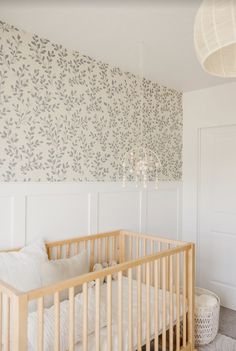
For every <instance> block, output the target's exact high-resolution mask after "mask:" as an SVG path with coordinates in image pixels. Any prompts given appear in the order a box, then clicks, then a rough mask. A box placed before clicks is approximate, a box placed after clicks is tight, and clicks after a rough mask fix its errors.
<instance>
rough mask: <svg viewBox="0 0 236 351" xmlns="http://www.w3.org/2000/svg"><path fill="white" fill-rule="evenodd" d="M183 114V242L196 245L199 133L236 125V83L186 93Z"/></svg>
mask: <svg viewBox="0 0 236 351" xmlns="http://www.w3.org/2000/svg"><path fill="white" fill-rule="evenodd" d="M183 110H184V120H183V125H184V131H183V239H185V240H189V241H194V242H197V241H198V240H197V239H198V228H199V218H198V180H199V177H198V175H199V172H200V169H199V166H198V165H199V148H200V131H201V130H202V129H203V128H208V127H216V126H218V127H219V126H225V125H231V124H232V125H233V124H236V83H231V84H226V85H221V86H218V87H214V88H209V89H204V90H198V91H193V92H189V93H185V94H184V97H183Z"/></svg>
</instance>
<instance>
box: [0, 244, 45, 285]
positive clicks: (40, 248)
mask: <svg viewBox="0 0 236 351" xmlns="http://www.w3.org/2000/svg"><path fill="white" fill-rule="evenodd" d="M47 261H48V255H47V251H46V247H45V244H44V242H43V241H42V240H37V241H36V242H34V243H32V244H30V245H28V246H26V247H24V248H23V249H21V250H20V251H13V252H2V253H0V279H1V280H3V281H4V282H6V283H8V284H9V285H11V286H13V287H14V288H15V289H18V290H20V291H22V292H25V291H29V290H33V289H38V288H40V287H41V278H40V271H41V265H42V263H44V262H47Z"/></svg>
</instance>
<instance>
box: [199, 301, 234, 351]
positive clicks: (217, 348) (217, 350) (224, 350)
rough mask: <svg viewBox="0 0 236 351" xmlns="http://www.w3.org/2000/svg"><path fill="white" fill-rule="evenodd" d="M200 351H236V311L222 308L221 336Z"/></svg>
mask: <svg viewBox="0 0 236 351" xmlns="http://www.w3.org/2000/svg"><path fill="white" fill-rule="evenodd" d="M198 351H236V311H232V310H229V309H228V308H224V307H221V311H220V328H219V334H218V335H217V337H216V339H215V340H214V341H213V342H212V343H211V344H209V345H206V346H203V347H200V348H199V349H198Z"/></svg>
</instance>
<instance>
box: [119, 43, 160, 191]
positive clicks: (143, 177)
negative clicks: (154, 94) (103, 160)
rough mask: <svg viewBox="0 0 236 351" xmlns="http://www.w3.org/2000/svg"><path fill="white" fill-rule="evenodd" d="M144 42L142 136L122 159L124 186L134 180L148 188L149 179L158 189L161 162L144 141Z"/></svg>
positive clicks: (141, 70)
mask: <svg viewBox="0 0 236 351" xmlns="http://www.w3.org/2000/svg"><path fill="white" fill-rule="evenodd" d="M142 59H143V44H141V45H140V72H141V74H140V93H141V107H140V110H141V113H140V121H139V128H140V137H139V138H138V139H139V140H138V146H137V145H136V146H134V148H133V149H131V150H129V151H128V152H127V153H126V154H125V155H124V157H123V160H122V186H123V187H125V186H126V184H127V182H129V181H134V182H135V186H136V187H138V186H139V185H141V186H143V188H147V184H148V182H149V181H155V189H158V181H159V179H158V173H159V171H160V169H161V162H160V159H159V157H158V155H157V154H156V152H155V151H154V150H151V149H149V148H147V147H145V145H144V142H143V105H144V104H143V100H144V88H143V86H144V85H143V61H142Z"/></svg>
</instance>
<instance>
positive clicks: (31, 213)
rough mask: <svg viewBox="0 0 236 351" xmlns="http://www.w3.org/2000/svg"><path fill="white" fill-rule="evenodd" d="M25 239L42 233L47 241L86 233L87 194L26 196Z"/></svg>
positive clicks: (29, 239) (87, 226) (87, 219)
mask: <svg viewBox="0 0 236 351" xmlns="http://www.w3.org/2000/svg"><path fill="white" fill-rule="evenodd" d="M26 203H27V207H26V208H27V212H26V213H27V216H26V219H27V222H26V241H27V242H29V241H32V240H33V239H35V238H37V237H39V236H41V235H43V236H44V237H45V238H47V239H48V240H55V238H58V240H61V239H64V238H70V237H72V236H76V235H78V233H85V234H87V233H88V232H89V217H90V216H89V212H90V207H89V194H86V193H84V194H83V193H82V194H71V195H67V194H57V195H42V196H28V197H27V202H26Z"/></svg>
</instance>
